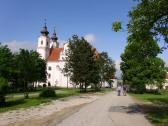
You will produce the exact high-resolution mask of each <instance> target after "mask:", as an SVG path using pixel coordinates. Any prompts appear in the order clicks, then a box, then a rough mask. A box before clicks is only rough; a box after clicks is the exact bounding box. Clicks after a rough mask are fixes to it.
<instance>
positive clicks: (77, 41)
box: [64, 35, 100, 91]
mask: <svg viewBox="0 0 168 126" xmlns="http://www.w3.org/2000/svg"><path fill="white" fill-rule="evenodd" d="M66 55H67V57H66V61H67V62H66V64H65V68H64V71H65V72H67V73H71V74H70V79H71V81H73V82H75V83H76V84H77V85H79V86H80V89H81V90H83V89H84V90H85V91H86V89H87V87H88V86H89V85H90V84H92V83H93V84H97V83H98V82H99V80H100V79H99V78H100V77H99V72H98V71H99V70H98V66H97V64H96V59H95V54H94V50H93V49H92V46H91V45H90V44H89V43H88V42H87V41H86V40H85V39H84V38H78V36H77V35H74V36H73V37H72V39H70V40H69V49H68V51H67V54H66Z"/></svg>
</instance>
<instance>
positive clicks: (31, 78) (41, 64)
mask: <svg viewBox="0 0 168 126" xmlns="http://www.w3.org/2000/svg"><path fill="white" fill-rule="evenodd" d="M15 60H16V63H17V66H16V69H17V75H18V79H19V82H20V84H21V85H20V86H21V87H22V88H23V89H24V92H25V97H28V91H29V88H28V85H29V86H30V84H32V83H33V82H36V81H41V82H45V81H46V62H45V61H44V60H42V59H41V58H40V55H39V54H38V53H37V52H35V51H28V50H24V49H20V52H19V54H17V55H16V58H15Z"/></svg>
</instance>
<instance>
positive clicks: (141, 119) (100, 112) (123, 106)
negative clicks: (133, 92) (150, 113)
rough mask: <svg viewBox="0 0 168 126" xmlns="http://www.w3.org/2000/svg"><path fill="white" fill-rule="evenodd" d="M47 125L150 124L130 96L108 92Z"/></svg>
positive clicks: (134, 125)
mask: <svg viewBox="0 0 168 126" xmlns="http://www.w3.org/2000/svg"><path fill="white" fill-rule="evenodd" d="M49 126H152V125H151V124H150V123H149V122H148V121H147V120H146V119H145V116H144V115H143V114H142V113H141V112H140V110H139V108H138V106H137V104H136V103H135V101H134V100H133V99H132V98H131V97H130V96H116V93H115V92H113V93H109V94H107V95H105V96H103V97H101V98H100V99H99V100H96V101H95V102H93V103H91V104H88V105H86V106H85V107H83V108H82V109H80V111H78V112H76V113H75V114H73V115H71V116H69V117H68V118H66V119H64V120H63V121H62V122H61V123H59V124H51V125H49Z"/></svg>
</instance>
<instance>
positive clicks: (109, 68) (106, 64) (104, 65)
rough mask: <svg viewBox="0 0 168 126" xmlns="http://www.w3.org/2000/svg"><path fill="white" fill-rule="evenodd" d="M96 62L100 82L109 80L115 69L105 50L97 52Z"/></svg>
mask: <svg viewBox="0 0 168 126" xmlns="http://www.w3.org/2000/svg"><path fill="white" fill-rule="evenodd" d="M98 64H99V68H100V77H101V83H102V82H105V81H106V82H110V80H111V79H112V77H114V75H115V71H116V70H115V64H114V61H113V60H112V59H111V58H110V57H109V56H108V54H107V53H106V52H102V53H100V54H99V58H98Z"/></svg>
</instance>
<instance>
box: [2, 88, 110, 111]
mask: <svg viewBox="0 0 168 126" xmlns="http://www.w3.org/2000/svg"><path fill="white" fill-rule="evenodd" d="M55 91H56V97H54V98H41V97H39V93H40V92H39V91H38V92H37V91H35V92H30V94H29V98H28V99H25V98H24V95H23V93H13V94H9V95H7V99H6V104H5V105H4V106H1V107H0V112H6V111H9V110H15V109H19V108H28V107H31V106H37V105H40V104H42V103H48V102H51V101H52V100H56V99H60V98H64V97H68V96H74V95H81V94H83V93H80V92H79V89H74V88H58V89H56V90H55ZM109 91H112V89H108V88H105V89H102V90H101V91H100V92H102V93H106V92H109ZM86 93H95V92H94V91H93V90H91V89H88V92H86Z"/></svg>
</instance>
